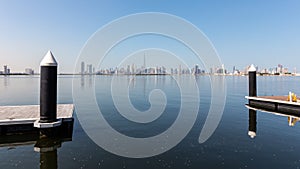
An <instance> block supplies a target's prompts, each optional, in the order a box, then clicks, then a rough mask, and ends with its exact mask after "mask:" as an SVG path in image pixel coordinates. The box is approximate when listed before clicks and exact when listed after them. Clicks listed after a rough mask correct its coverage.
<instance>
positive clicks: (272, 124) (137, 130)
mask: <svg viewBox="0 0 300 169" xmlns="http://www.w3.org/2000/svg"><path fill="white" fill-rule="evenodd" d="M180 78H181V79H182V80H188V79H189V78H192V77H189V76H182V77H180ZM111 79H112V77H111V76H96V77H95V78H93V77H91V76H84V77H81V76H77V77H75V79H74V82H75V84H77V85H78V86H80V87H79V89H80V90H82V91H84V90H87V89H88V88H91V87H93V85H94V84H95V86H96V87H95V93H96V99H97V103H98V105H99V107H100V108H101V111H102V112H103V115H104V117H105V119H106V120H107V121H108V123H109V124H110V125H111V126H112V127H113V128H114V129H115V130H117V131H118V132H120V133H123V134H125V135H128V136H131V137H139V138H143V137H145V138H146V137H151V136H155V135H157V134H159V133H161V132H163V131H165V130H167V129H168V127H169V126H170V125H172V122H174V120H175V119H176V117H177V115H178V111H179V108H180V107H179V106H180V97H179V95H180V91H179V87H178V86H177V84H176V82H175V81H174V80H172V78H171V77H169V76H136V77H135V78H134V79H133V78H132V77H130V76H119V77H118V79H117V80H118V83H119V85H120V87H122V86H123V87H124V86H125V85H126V84H127V83H128V82H130V87H129V94H130V95H129V98H130V100H131V102H132V104H133V105H134V106H135V108H136V109H137V110H140V111H145V110H147V109H148V108H149V107H150V104H149V101H148V96H149V93H150V92H151V91H152V90H153V89H155V88H158V89H161V90H163V91H164V92H165V95H166V98H167V99H168V100H167V105H166V109H165V111H164V113H163V114H162V115H161V116H160V117H159V118H158V119H157V120H155V121H153V122H152V123H149V124H137V123H134V122H131V121H128V120H126V119H125V118H124V117H122V116H121V115H120V114H118V112H117V110H116V108H115V106H114V104H113V100H112V97H111V95H110V83H111ZM196 80H197V83H198V85H199V87H200V89H199V92H200V102H199V105H200V108H199V112H198V117H197V120H196V122H195V125H194V126H193V128H192V130H191V131H190V132H189V134H188V135H187V136H186V137H185V138H184V139H183V141H182V142H180V143H179V144H178V145H177V146H176V147H174V148H173V149H171V150H170V151H167V152H165V153H163V154H160V155H158V156H154V157H150V158H142V159H132V158H125V157H120V156H117V155H114V154H112V153H109V152H107V151H105V150H103V149H102V148H101V147H99V146H98V145H97V144H95V143H94V142H93V141H92V140H91V139H90V138H89V137H88V136H87V135H86V134H85V132H84V131H83V129H82V127H81V125H80V123H79V121H78V119H77V116H76V114H75V123H74V130H73V140H72V141H70V142H64V143H63V144H62V146H61V147H60V148H58V150H57V153H56V154H55V155H54V156H55V157H56V156H57V166H58V167H59V168H178V169H182V168H299V167H300V154H299V152H300V144H299V143H300V132H299V129H300V124H297V123H296V124H295V126H293V127H291V126H289V125H288V119H287V117H284V116H278V115H274V114H270V113H265V112H260V111H257V137H255V138H254V139H251V138H250V137H249V136H248V127H249V123H248V120H249V119H248V117H249V110H248V109H247V108H245V103H247V100H246V99H245V98H244V96H245V95H247V93H248V88H247V87H248V85H247V84H248V79H247V77H226V83H227V98H226V105H225V109H224V113H223V116H222V120H221V122H220V124H219V126H218V128H217V129H216V131H215V133H214V134H213V135H212V136H211V137H210V139H209V140H208V141H206V142H205V143H203V144H199V143H198V137H199V133H200V132H201V129H202V126H203V124H204V122H205V119H206V116H207V113H208V110H209V106H210V91H211V89H210V81H209V77H207V76H199V77H197V78H196ZM58 83H59V87H58V89H59V91H58V102H59V103H73V99H72V77H71V76H60V77H59V80H58ZM289 91H293V92H295V93H296V94H297V93H298V94H300V78H299V77H258V94H259V95H287V94H288V92H289ZM84 101H85V96H84V95H83V96H82V102H83V103H85V102H84ZM38 103H39V77H37V76H33V77H30V76H11V77H3V76H1V77H0V105H1V106H4V105H26V104H38ZM84 105H86V107H84V108H86V109H87V110H88V109H89V103H85V104H84ZM87 118H88V117H87ZM91 125H92V124H91ZM103 139H108V138H103ZM54 161H55V160H54ZM55 162H56V161H55ZM54 166H55V165H54ZM0 168H1V169H2V168H3V169H4V168H40V154H39V153H38V152H35V151H34V146H33V145H30V144H29V145H25V146H8V147H1V148H0Z"/></svg>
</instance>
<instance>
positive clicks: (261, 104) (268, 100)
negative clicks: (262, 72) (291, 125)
mask: <svg viewBox="0 0 300 169" xmlns="http://www.w3.org/2000/svg"><path fill="white" fill-rule="evenodd" d="M245 98H246V99H248V100H249V106H251V107H254V108H258V109H263V110H267V111H273V112H279V113H286V114H291V115H296V116H299V115H300V100H299V99H297V102H291V101H288V100H287V98H288V96H257V97H250V96H246V97H245Z"/></svg>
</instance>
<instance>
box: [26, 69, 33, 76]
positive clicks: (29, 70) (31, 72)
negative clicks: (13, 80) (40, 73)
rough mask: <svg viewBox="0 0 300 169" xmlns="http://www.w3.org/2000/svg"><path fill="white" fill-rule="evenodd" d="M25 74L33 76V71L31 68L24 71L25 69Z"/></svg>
mask: <svg viewBox="0 0 300 169" xmlns="http://www.w3.org/2000/svg"><path fill="white" fill-rule="evenodd" d="M25 73H26V74H28V75H33V74H34V71H33V69H31V68H26V69H25Z"/></svg>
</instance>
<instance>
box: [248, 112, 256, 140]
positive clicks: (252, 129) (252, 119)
mask: <svg viewBox="0 0 300 169" xmlns="http://www.w3.org/2000/svg"><path fill="white" fill-rule="evenodd" d="M248 135H249V136H250V137H251V138H254V137H256V111H255V110H251V109H249V128H248Z"/></svg>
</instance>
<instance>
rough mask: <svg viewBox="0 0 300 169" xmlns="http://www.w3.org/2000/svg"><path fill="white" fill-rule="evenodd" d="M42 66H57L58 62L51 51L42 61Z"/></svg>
mask: <svg viewBox="0 0 300 169" xmlns="http://www.w3.org/2000/svg"><path fill="white" fill-rule="evenodd" d="M40 66H57V62H56V60H55V58H54V56H53V54H52V52H51V51H50V50H49V51H48V52H47V54H46V55H45V57H44V58H43V60H42V61H41V63H40Z"/></svg>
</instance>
